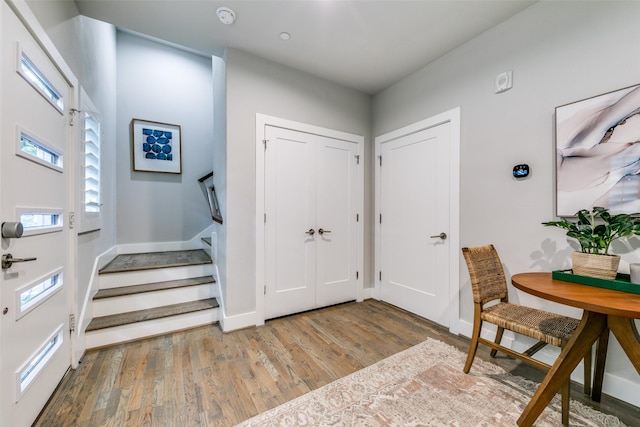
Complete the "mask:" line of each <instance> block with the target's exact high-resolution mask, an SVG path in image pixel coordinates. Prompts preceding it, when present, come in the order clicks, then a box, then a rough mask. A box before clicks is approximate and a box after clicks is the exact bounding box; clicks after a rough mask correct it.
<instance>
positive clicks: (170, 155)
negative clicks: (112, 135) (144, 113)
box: [131, 119, 182, 174]
mask: <svg viewBox="0 0 640 427" xmlns="http://www.w3.org/2000/svg"><path fill="white" fill-rule="evenodd" d="M131 151H132V157H133V170H134V171H136V172H159V173H173V174H181V173H182V141H181V129H180V125H174V124H169V123H161V122H155V121H151V120H141V119H132V120H131Z"/></svg>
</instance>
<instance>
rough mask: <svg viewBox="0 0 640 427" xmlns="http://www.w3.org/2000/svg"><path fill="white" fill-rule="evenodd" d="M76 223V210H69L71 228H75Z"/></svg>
mask: <svg viewBox="0 0 640 427" xmlns="http://www.w3.org/2000/svg"><path fill="white" fill-rule="evenodd" d="M75 225H76V214H75V212H69V228H73V227H75Z"/></svg>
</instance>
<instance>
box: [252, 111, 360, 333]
mask: <svg viewBox="0 0 640 427" xmlns="http://www.w3.org/2000/svg"><path fill="white" fill-rule="evenodd" d="M266 126H274V127H281V128H284V129H290V130H294V131H298V132H304V133H310V134H314V135H320V136H325V137H328V138H333V139H340V140H343V141H347V142H352V143H355V144H357V146H358V155H359V156H360V165H361V167H360V168H358V182H357V186H358V200H357V202H356V203H357V206H358V211H359V213H360V221H359V222H358V226H357V229H356V240H357V241H356V245H357V252H358V254H357V257H356V264H357V266H356V268H357V269H358V271H359V272H360V275H359V277H358V279H357V291H358V295H357V299H356V300H357V301H362V300H363V299H364V274H363V273H364V165H365V164H366V163H365V162H366V160H365V158H364V136H362V135H356V134H351V133H346V132H342V131H338V130H334V129H328V128H324V127H319V126H314V125H310V124H306V123H301V122H296V121H293V120H287V119H283V118H279V117H274V116H268V115H265V114H260V113H256V260H255V262H256V288H255V289H256V312H255V314H256V315H255V320H256V326H259V325H263V324H264V321H265V306H264V289H265V277H264V275H265V262H264V261H265V259H264V258H265V247H264V245H265V226H264V215H265V213H264V211H265V201H264V198H265V188H264V173H265V168H264V160H265V156H264V150H265V146H264V142H263V140H264V135H265V128H266ZM354 274H355V272H354Z"/></svg>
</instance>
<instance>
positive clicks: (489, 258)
mask: <svg viewBox="0 0 640 427" xmlns="http://www.w3.org/2000/svg"><path fill="white" fill-rule="evenodd" d="M462 254H463V255H464V260H465V261H466V262H467V268H468V270H469V276H470V278H471V288H472V290H473V302H474V303H476V304H486V303H487V302H489V301H493V300H496V299H501V298H506V297H507V281H506V279H505V277H504V270H503V269H502V262H501V261H500V257H499V256H498V252H497V251H496V249H495V248H494V247H493V245H486V246H478V247H475V248H462Z"/></svg>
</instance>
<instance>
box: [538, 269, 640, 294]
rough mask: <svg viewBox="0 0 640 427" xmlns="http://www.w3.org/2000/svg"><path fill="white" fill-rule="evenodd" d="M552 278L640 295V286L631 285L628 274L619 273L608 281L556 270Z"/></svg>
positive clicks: (569, 271) (570, 271) (552, 273)
mask: <svg viewBox="0 0 640 427" xmlns="http://www.w3.org/2000/svg"><path fill="white" fill-rule="evenodd" d="M551 277H552V278H553V279H556V280H564V281H565V282H573V283H580V284H582V285H589V286H595V287H598V288H606V289H613V290H614V291H621V292H629V293H632V294H639V295H640V285H636V284H635V283H631V281H630V277H629V275H628V274H623V273H618V274H617V276H616V278H615V279H614V280H606V279H598V278H597V277H588V276H580V275H578V274H573V272H572V270H555V271H552V272H551Z"/></svg>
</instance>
